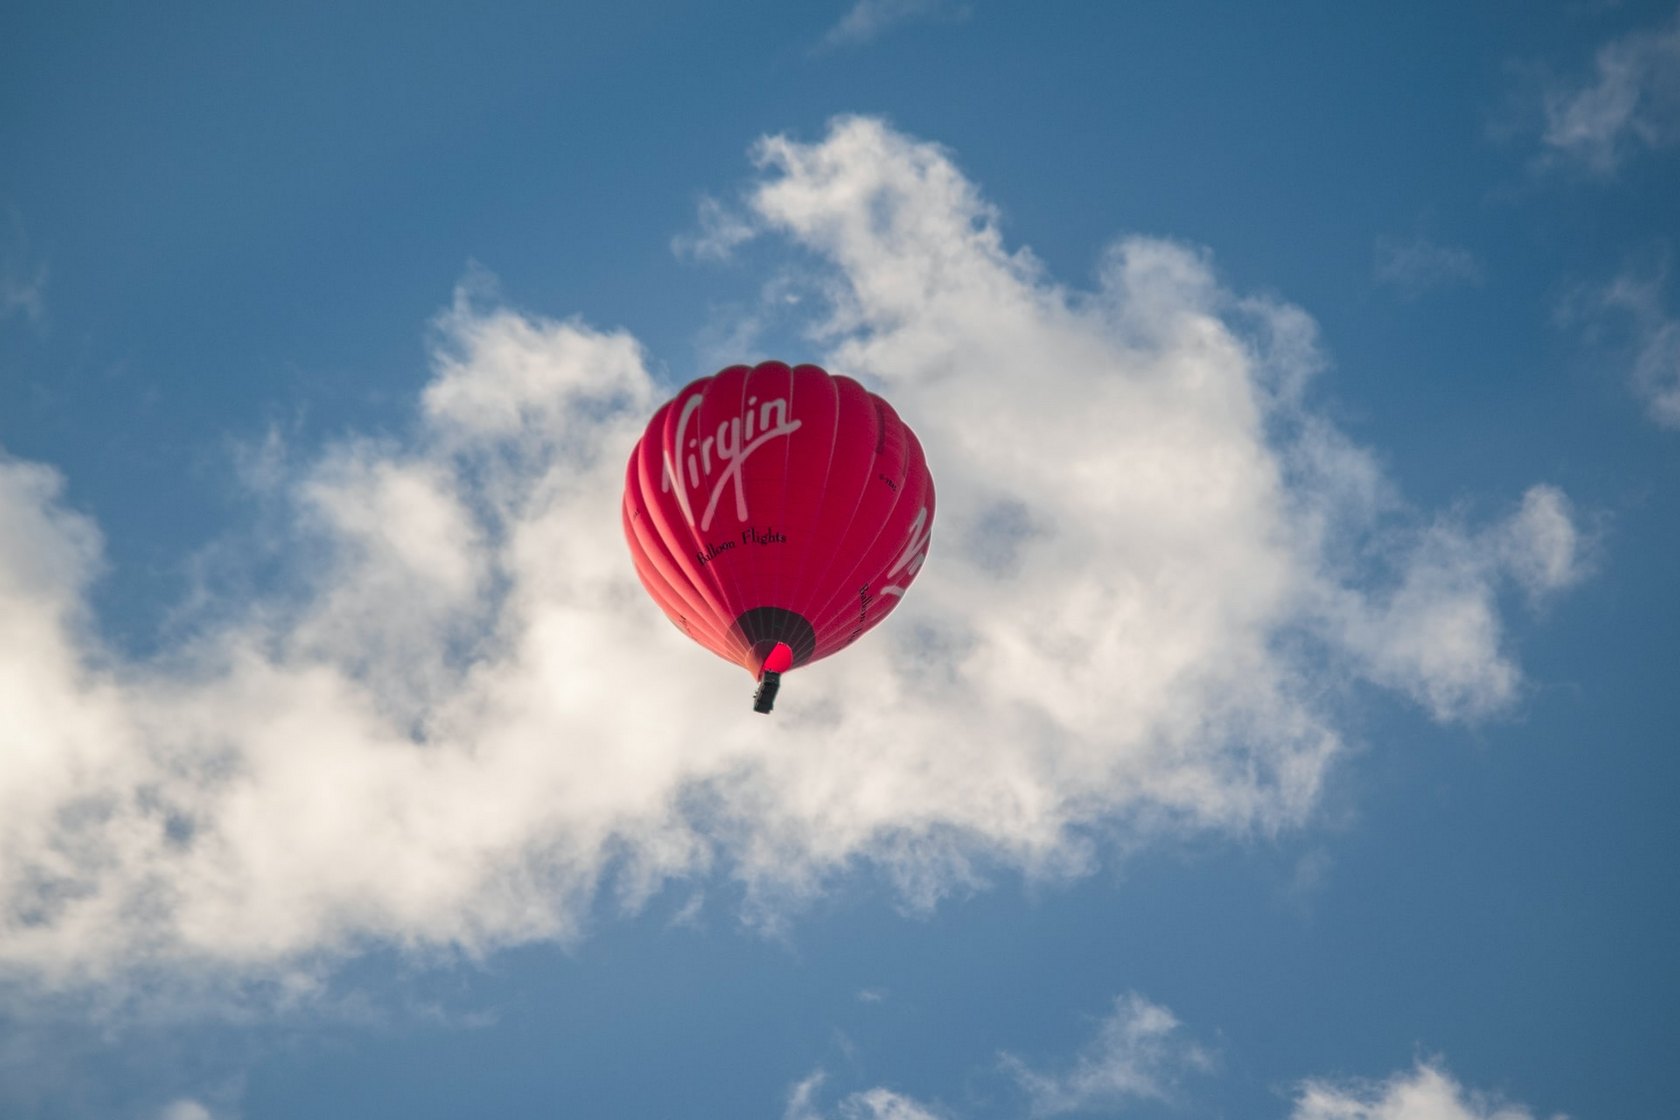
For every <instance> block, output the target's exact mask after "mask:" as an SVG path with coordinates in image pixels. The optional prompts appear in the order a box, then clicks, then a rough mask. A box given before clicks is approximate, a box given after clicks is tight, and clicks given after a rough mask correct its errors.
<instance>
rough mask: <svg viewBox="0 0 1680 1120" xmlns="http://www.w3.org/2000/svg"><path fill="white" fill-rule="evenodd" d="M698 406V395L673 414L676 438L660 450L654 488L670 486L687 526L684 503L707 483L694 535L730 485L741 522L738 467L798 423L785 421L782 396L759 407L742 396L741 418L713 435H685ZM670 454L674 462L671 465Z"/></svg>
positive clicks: (742, 489) (708, 522)
mask: <svg viewBox="0 0 1680 1120" xmlns="http://www.w3.org/2000/svg"><path fill="white" fill-rule="evenodd" d="M699 408H700V394H699V393H696V394H694V395H693V396H692V397H689V398H688V400H687V401H686V402H684V403H683V408H682V412H681V413H680V414H678V416H677V435H676V439H675V440H673V441H672V443H671V445H670V446H669V447H666V448H665V470H664V473H663V475H662V476H661V478H660V481H659V489H660V490H661V491H662V492H664V491H669V490H670V489H671V488H672V486H675V487H676V491H677V505H679V506H681V507H682V511H683V516H684V517H685V518H687V519H688V523H689V525H691V526H692V525H693V524H694V507H693V506H692V504H691V503H690V501H689V494H690V492H696V493H698V492H700V491H701V489H702V487H703V486H704V485H706V484H710V486H711V493H710V495H709V496H708V497H707V499H706V508H705V509H704V510H703V511H702V512H701V515H700V531H701V532H705V531H707V530H709V529H710V528H711V527H712V517H713V516H714V515H716V513H717V504H718V499H719V498H721V497H722V496H723V491H724V488H725V487H726V486H730V485H733V487H734V490H735V519H736V520H737V521H745V520H747V517H748V516H749V513H748V510H747V489H746V485H745V482H744V480H743V478H742V475H741V470H742V468H743V467H745V466H746V464H747V459H748V457H749V456H751V455H752V453H753V452H754V451H757V450H758V449H759V448H761V447H763V446H764V445H765V444H767V443H769V442H770V441H771V440H773V439H776V438H778V437H779V436H786V435H792V434H793V433H794V432H797V431H798V430H799V421H798V420H789V419H788V402H787V398H785V397H776V398H774V399H772V400H767V401H764V402H762V403H760V402H759V399H758V398H757V397H748V398H747V407H746V408H745V409H744V410H743V411H742V413H741V415H740V416H736V417H732V418H730V419H728V420H725V421H723V422H721V423H720V424H718V426H717V431H716V433H714V434H706V433H703V432H695V433H693V434H690V433H689V430H688V429H689V423H690V421H691V420H692V419H693V418H694V414H695V412H697V411H698V410H699ZM673 452H675V454H676V457H677V459H678V462H677V463H672V462H671V456H672V453H673ZM685 468H686V469H685ZM714 474H715V475H716V477H715V478H714V477H713V476H714Z"/></svg>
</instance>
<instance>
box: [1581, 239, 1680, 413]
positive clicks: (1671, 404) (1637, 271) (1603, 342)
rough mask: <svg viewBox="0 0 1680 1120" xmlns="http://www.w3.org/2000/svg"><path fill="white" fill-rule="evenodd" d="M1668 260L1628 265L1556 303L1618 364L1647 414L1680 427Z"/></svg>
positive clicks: (1678, 332)
mask: <svg viewBox="0 0 1680 1120" xmlns="http://www.w3.org/2000/svg"><path fill="white" fill-rule="evenodd" d="M1668 275H1669V267H1668V264H1667V261H1666V260H1662V261H1659V262H1658V263H1657V264H1656V265H1655V266H1645V267H1640V266H1637V265H1635V266H1629V267H1628V268H1627V269H1626V270H1625V271H1623V272H1622V274H1621V275H1619V276H1617V277H1616V278H1615V279H1613V280H1612V281H1610V282H1609V283H1608V284H1603V285H1597V284H1594V285H1583V286H1581V287H1579V288H1577V289H1575V290H1574V291H1572V292H1570V293H1569V294H1568V295H1567V296H1566V297H1565V298H1564V299H1563V300H1561V301H1560V302H1559V304H1558V308H1557V320H1558V322H1559V324H1560V325H1562V326H1565V327H1574V328H1577V329H1579V330H1580V331H1581V332H1582V334H1583V335H1584V336H1585V337H1586V338H1587V339H1588V340H1589V342H1591V343H1592V344H1593V345H1595V346H1601V347H1602V348H1603V354H1604V356H1605V358H1606V359H1607V360H1609V361H1611V362H1614V363H1616V364H1618V365H1620V366H1621V367H1622V368H1623V369H1624V370H1625V373H1624V374H1623V376H1625V377H1626V379H1627V383H1628V385H1629V387H1630V388H1631V389H1632V391H1633V394H1634V395H1635V396H1636V397H1637V398H1639V400H1640V401H1641V402H1643V404H1644V406H1645V411H1646V415H1647V416H1649V417H1650V419H1651V420H1652V422H1654V423H1655V424H1657V425H1658V426H1659V427H1663V428H1670V429H1680V316H1676V315H1674V314H1672V313H1671V312H1670V311H1669V304H1670V299H1669V296H1668V292H1667V289H1668V287H1669V283H1668Z"/></svg>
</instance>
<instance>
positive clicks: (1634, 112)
mask: <svg viewBox="0 0 1680 1120" xmlns="http://www.w3.org/2000/svg"><path fill="white" fill-rule="evenodd" d="M1594 64H1595V71H1596V73H1595V75H1594V80H1593V81H1591V82H1589V83H1587V84H1584V85H1579V86H1575V87H1558V88H1554V89H1552V90H1550V91H1548V92H1547V93H1546V95H1545V97H1544V101H1543V108H1544V112H1545V131H1544V133H1543V134H1542V140H1543V142H1544V143H1545V145H1546V148H1547V152H1548V158H1549V159H1550V160H1551V161H1552V162H1563V163H1568V164H1571V165H1575V166H1580V167H1584V168H1585V169H1587V170H1588V171H1591V172H1593V173H1595V174H1598V175H1609V174H1612V173H1613V172H1615V171H1616V170H1617V169H1618V168H1619V167H1620V166H1621V165H1622V164H1623V163H1624V162H1625V161H1626V160H1627V158H1628V157H1629V156H1630V155H1631V154H1632V153H1633V152H1634V151H1635V150H1637V149H1640V148H1651V149H1657V148H1665V147H1669V146H1671V145H1673V144H1674V143H1676V142H1677V141H1680V15H1677V16H1676V17H1675V18H1673V19H1670V20H1669V21H1668V22H1667V23H1666V24H1665V25H1662V26H1659V27H1656V28H1653V29H1651V30H1646V31H1636V32H1632V33H1629V34H1627V35H1624V36H1623V37H1621V38H1619V39H1616V40H1613V41H1612V42H1609V43H1607V44H1605V45H1604V46H1602V47H1600V48H1599V50H1598V53H1597V55H1596V56H1595V59H1594Z"/></svg>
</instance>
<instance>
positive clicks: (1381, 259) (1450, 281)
mask: <svg viewBox="0 0 1680 1120" xmlns="http://www.w3.org/2000/svg"><path fill="white" fill-rule="evenodd" d="M1373 272H1374V274H1375V276H1376V279H1377V282H1378V283H1380V284H1385V285H1387V286H1389V287H1392V288H1395V289H1397V290H1398V291H1399V292H1400V293H1401V294H1402V295H1404V296H1406V297H1408V298H1416V297H1417V296H1420V295H1422V294H1423V293H1425V292H1427V291H1430V290H1432V289H1435V288H1448V287H1456V286H1458V285H1461V284H1473V285H1479V284H1481V282H1482V266H1481V264H1480V262H1478V261H1477V260H1476V258H1475V257H1474V256H1473V255H1472V254H1471V253H1470V251H1469V250H1468V249H1463V248H1460V247H1458V246H1456V245H1443V244H1440V243H1438V242H1435V241H1431V240H1429V239H1428V238H1425V237H1421V236H1416V237H1409V238H1397V237H1379V238H1378V239H1377V243H1376V252H1375V264H1374V268H1373Z"/></svg>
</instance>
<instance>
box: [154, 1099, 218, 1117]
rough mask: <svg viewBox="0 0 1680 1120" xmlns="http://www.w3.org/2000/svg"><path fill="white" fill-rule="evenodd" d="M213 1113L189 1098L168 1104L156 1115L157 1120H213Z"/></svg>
mask: <svg viewBox="0 0 1680 1120" xmlns="http://www.w3.org/2000/svg"><path fill="white" fill-rule="evenodd" d="M214 1118H215V1113H213V1112H211V1111H210V1110H209V1109H208V1108H206V1107H205V1106H204V1105H202V1104H200V1103H199V1102H198V1101H195V1100H193V1099H192V1098H190V1097H182V1098H181V1099H180V1100H175V1101H171V1102H169V1104H167V1105H165V1106H164V1108H163V1111H162V1112H160V1113H158V1120H214Z"/></svg>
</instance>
